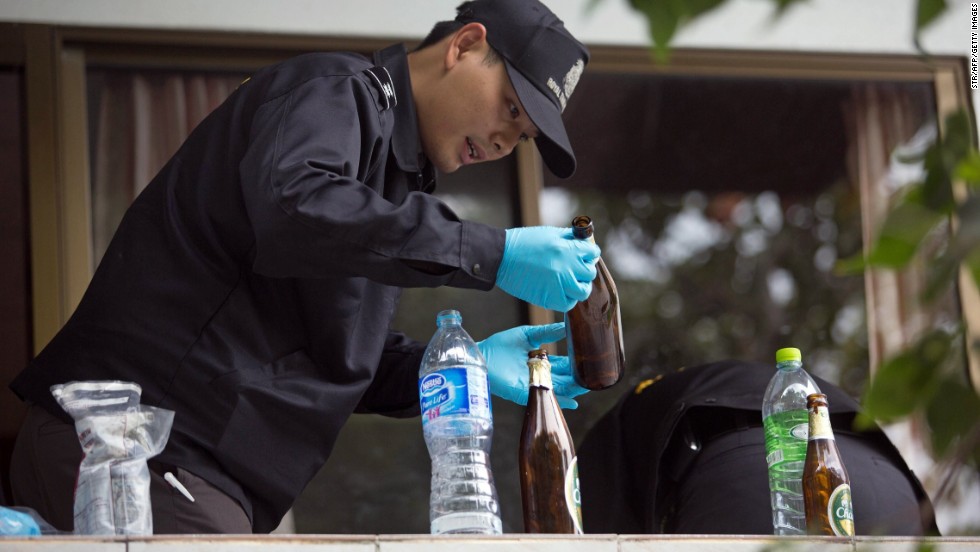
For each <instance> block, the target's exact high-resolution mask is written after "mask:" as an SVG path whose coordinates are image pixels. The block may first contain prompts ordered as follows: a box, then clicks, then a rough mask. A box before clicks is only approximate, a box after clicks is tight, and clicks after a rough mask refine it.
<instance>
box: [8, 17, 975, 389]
mask: <svg viewBox="0 0 980 552" xmlns="http://www.w3.org/2000/svg"><path fill="white" fill-rule="evenodd" d="M0 36H3V37H5V38H3V39H2V45H3V46H4V48H2V49H0V51H2V52H3V53H2V54H0V62H3V63H8V64H15V65H16V64H22V65H23V66H24V68H25V77H26V78H25V81H26V89H27V90H26V116H27V125H26V126H27V129H28V136H27V141H28V143H27V150H28V175H29V176H28V178H29V198H30V234H31V244H30V250H31V278H32V281H31V283H32V291H33V293H32V296H33V298H32V300H33V305H32V311H33V323H34V328H33V336H34V350H35V353H36V352H39V351H40V350H41V349H42V348H43V347H44V345H45V344H46V343H47V342H48V341H49V340H50V339H51V337H53V335H54V334H55V333H56V332H57V331H58V329H59V328H60V327H61V326H62V325H63V324H64V323H65V322H66V321H67V319H68V317H69V316H70V315H71V313H72V311H73V310H74V308H75V306H76V305H77V304H78V302H79V301H80V300H81V297H82V294H83V293H84V291H85V288H86V286H87V285H88V281H89V279H90V278H91V274H92V271H93V267H92V240H91V208H90V201H89V189H90V183H89V167H88V140H87V131H86V125H87V122H86V111H85V110H86V99H85V89H86V88H85V69H86V67H88V66H89V65H99V66H118V67H123V66H130V67H132V66H136V67H141V68H168V69H220V70H244V71H250V70H254V69H256V68H258V67H262V66H264V65H268V64H270V63H274V62H276V61H279V60H282V59H285V58H287V57H289V56H292V55H295V54H298V53H301V52H307V51H314V50H353V51H361V52H370V51H374V50H376V49H379V48H381V47H384V46H386V45H388V44H391V43H392V42H398V41H403V42H407V43H411V42H413V41H412V40H405V39H398V38H378V37H329V36H308V35H281V34H258V33H214V32H203V31H172V30H157V29H117V28H97V27H75V26H61V25H42V24H27V25H23V24H13V23H2V24H0ZM590 49H591V52H592V59H591V61H590V65H589V71H590V72H591V71H601V72H630V73H641V74H651V75H656V74H663V75H688V76H698V75H701V76H711V77H765V78H792V79H817V80H820V79H833V80H838V81H853V82H869V81H870V82H874V81H892V82H918V83H921V82H927V83H931V84H932V86H933V89H934V92H935V97H936V115H937V119H938V120H939V121H941V122H942V121H944V119H945V117H946V115H948V114H950V113H952V112H954V111H956V110H958V109H962V108H966V109H972V106H971V99H970V95H969V84H968V80H967V75H968V73H967V66H966V63H967V62H966V59H965V58H961V57H955V56H934V57H930V58H923V57H921V56H918V55H899V54H859V53H814V52H779V51H761V50H714V49H697V50H696V49H677V50H674V51H673V52H672V56H671V62H670V64H668V65H663V64H658V63H656V62H654V61H653V59H652V56H651V54H650V50H649V49H647V48H642V47H616V46H592V47H591V48H590ZM943 130H944V129H943V128H942V123H941V126H940V131H941V132H942V131H943ZM974 132H975V129H974ZM542 170H543V169H542V164H541V161H540V158H539V157H538V156H537V155H536V154H535V152H534V149H533V146H531V145H522V146H521V147H520V148H519V150H518V154H517V171H518V176H517V180H518V182H517V186H518V196H517V197H518V203H519V204H518V205H516V206H515V209H516V210H517V211H516V212H518V213H519V214H520V217H521V218H520V220H521V223H522V224H525V225H534V224H538V223H539V222H540V215H539V205H538V201H539V197H540V194H541V191H542V188H543V177H542V175H543V173H542ZM955 187H956V193H957V194H958V197H960V198H962V197H963V196H965V193H966V187H965V183H963V182H957V183H956V184H955ZM954 223H955V221H954ZM868 242H870V240H866V243H865V247H868V246H869V243H868ZM868 279H869V276H868V275H866V281H869V280H868ZM958 283H959V289H958V291H959V299H960V315H961V316H962V317H963V319H964V322H965V324H966V327H967V332H968V340H967V342H970V341H973V340H976V339H980V291H978V289H977V287H976V285H975V284H974V282H973V280H972V278H971V277H970V275H969V274H968V273H967V272H966V271H965V270H961V273H960V276H959V282H958ZM868 301H869V304H868V305H867V312H868V317H869V333H870V331H871V327H873V324H874V323H875V322H874V312H875V308H874V307H875V305H874V304H873V301H874V294H869V295H868ZM528 318H529V320H530V321H531V323H546V322H550V321H552V319H553V313H551V312H550V311H546V310H544V309H540V308H537V307H531V308H529V311H528ZM869 346H870V347H872V351H871V355H872V359H875V358H880V356H876V351H874V350H873V349H874V345H873V340H870V342H869ZM965 354H966V355H967V357H968V364H969V369H970V374H971V378H972V381H973V382H974V386H977V385H978V384H980V353H978V352H977V351H975V350H974V349H973V348H971V347H967V351H966V352H965ZM875 364H876V363H874V362H872V363H871V365H872V369H874V365H875Z"/></svg>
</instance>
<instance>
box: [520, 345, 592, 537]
mask: <svg viewBox="0 0 980 552" xmlns="http://www.w3.org/2000/svg"><path fill="white" fill-rule="evenodd" d="M527 356H528V360H527V366H528V370H529V372H530V382H529V389H528V397H527V410H526V411H525V413H524V427H523V429H522V430H521V442H520V449H519V463H520V475H521V500H522V502H523V504H524V531H525V532H527V533H575V534H580V533H582V496H581V490H580V488H579V482H578V459H577V457H576V456H575V444H574V442H573V441H572V435H571V433H569V431H568V425H567V424H566V423H565V416H564V415H562V413H561V408H560V407H559V406H558V401H557V400H556V399H555V394H554V392H553V391H552V389H551V363H550V362H549V361H548V353H547V352H546V351H545V350H543V349H535V350H533V351H531V352H529V353H528V355H527Z"/></svg>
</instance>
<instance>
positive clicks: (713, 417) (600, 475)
mask: <svg viewBox="0 0 980 552" xmlns="http://www.w3.org/2000/svg"><path fill="white" fill-rule="evenodd" d="M774 373H775V367H774V366H773V365H770V364H761V363H752V362H738V361H727V362H717V363H713V364H706V365H702V366H693V367H690V368H683V369H680V370H678V371H676V372H673V373H670V374H667V375H664V376H660V377H657V378H654V379H652V380H647V381H644V382H642V383H640V384H639V385H638V386H637V387H636V388H635V389H632V390H630V391H629V392H627V393H626V395H624V396H623V398H622V399H621V400H620V401H619V402H618V403H617V404H616V406H615V407H613V409H612V410H610V411H609V412H608V413H607V414H606V415H605V416H603V417H602V418H601V419H600V420H599V421H598V422H597V423H596V425H595V426H594V427H593V428H592V429H591V430H589V433H588V435H587V436H586V438H585V440H584V441H583V443H582V446H581V447H579V478H580V481H581V486H582V511H583V513H584V515H583V521H584V524H585V530H586V532H588V533H676V534H744V535H753V534H754V535H771V534H772V533H773V528H772V511H771V508H770V506H769V480H768V474H767V470H766V452H765V433H764V431H763V429H762V397H763V395H764V394H765V391H766V386H767V385H768V384H769V380H770V378H772V376H773V374H774ZM813 379H814V380H815V381H816V382H817V385H818V386H819V387H820V390H821V392H823V393H824V394H826V395H827V398H828V402H829V403H830V417H831V423H832V424H833V428H834V437H835V439H836V441H837V446H838V449H839V450H840V453H841V457H842V458H843V460H844V465H845V467H846V468H847V472H848V475H849V476H850V479H851V496H852V499H853V503H854V528H855V530H856V531H857V534H859V535H927V534H938V529H937V528H936V524H935V519H934V516H933V512H932V506H931V504H930V502H929V498H928V497H927V496H926V494H925V492H924V491H923V489H922V486H921V484H920V483H919V481H918V479H917V478H916V477H915V475H914V474H913V473H912V472H911V470H909V468H908V466H907V465H906V464H905V461H904V460H903V459H902V457H901V456H900V455H899V453H898V451H897V450H896V449H895V447H894V446H893V445H892V444H891V442H890V441H889V440H888V438H887V437H886V436H885V434H884V433H883V432H881V431H880V430H878V429H875V430H870V431H861V432H858V431H855V430H853V429H852V427H853V421H854V416H855V414H856V413H857V412H858V410H859V405H858V403H857V402H856V401H855V400H854V399H852V398H851V397H849V396H848V395H847V394H846V393H845V392H844V391H843V390H841V389H840V388H839V387H837V386H835V385H833V384H831V383H830V382H827V381H825V380H823V379H821V378H819V377H814V378H813Z"/></svg>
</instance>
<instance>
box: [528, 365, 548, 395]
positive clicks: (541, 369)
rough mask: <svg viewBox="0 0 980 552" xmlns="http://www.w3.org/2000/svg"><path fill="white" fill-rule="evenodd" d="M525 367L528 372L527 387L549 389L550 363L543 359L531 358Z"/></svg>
mask: <svg viewBox="0 0 980 552" xmlns="http://www.w3.org/2000/svg"><path fill="white" fill-rule="evenodd" d="M527 368H528V371H529V372H530V381H529V382H528V386H529V387H542V388H544V389H549V390H550V389H551V363H550V362H548V361H547V360H545V359H541V358H532V359H529V360H528V361H527Z"/></svg>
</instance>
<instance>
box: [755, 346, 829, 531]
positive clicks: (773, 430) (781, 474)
mask: <svg viewBox="0 0 980 552" xmlns="http://www.w3.org/2000/svg"><path fill="white" fill-rule="evenodd" d="M802 359H803V357H802V355H801V354H800V350H799V349H794V348H792V347H790V348H786V349H780V350H778V351H776V374H775V375H773V377H772V379H771V380H769V386H768V387H767V388H766V394H765V397H764V398H763V400H762V424H763V426H764V427H765V430H766V464H767V465H768V466H769V495H770V501H771V504H772V527H773V533H774V534H776V535H805V534H806V515H805V513H804V506H803V482H802V476H803V463H804V461H805V460H806V445H807V436H808V433H809V426H808V423H809V419H808V417H807V409H806V398H807V395H810V394H811V393H819V392H820V388H819V387H817V384H816V382H814V381H813V379H812V378H811V377H810V375H809V374H807V373H806V371H805V370H803V362H802Z"/></svg>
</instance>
